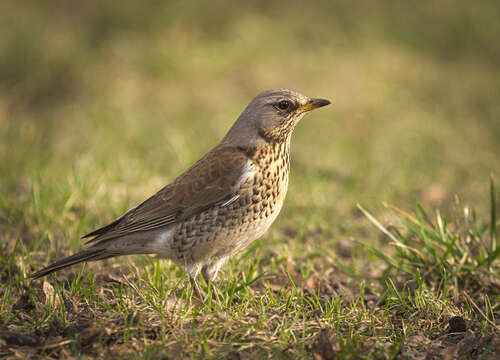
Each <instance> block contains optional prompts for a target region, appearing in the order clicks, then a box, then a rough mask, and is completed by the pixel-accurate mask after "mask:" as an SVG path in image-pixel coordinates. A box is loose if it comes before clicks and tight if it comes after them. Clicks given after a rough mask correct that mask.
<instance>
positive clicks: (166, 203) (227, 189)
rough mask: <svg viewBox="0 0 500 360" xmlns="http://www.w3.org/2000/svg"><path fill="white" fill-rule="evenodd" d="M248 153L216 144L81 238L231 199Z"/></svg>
mask: <svg viewBox="0 0 500 360" xmlns="http://www.w3.org/2000/svg"><path fill="white" fill-rule="evenodd" d="M248 163H249V159H248V157H247V156H246V155H245V153H244V152H242V151H241V150H239V149H237V148H235V147H230V146H225V145H218V146H217V147H215V148H214V149H213V150H212V151H210V152H209V153H208V154H206V155H205V156H204V157H203V158H201V159H200V160H199V161H198V162H196V163H195V164H194V165H193V166H192V167H191V168H189V169H188V170H187V171H186V172H185V173H183V174H182V175H180V176H179V177H178V178H177V179H176V180H175V181H174V182H172V183H171V184H169V185H167V186H165V187H164V188H163V189H161V190H160V191H158V192H157V193H156V194H155V195H153V196H152V197H150V198H149V199H147V200H146V201H144V202H143V203H142V204H140V205H139V206H137V207H135V208H133V209H131V210H129V211H128V212H127V213H125V214H124V215H122V216H121V217H120V218H118V219H117V220H115V221H114V222H112V223H111V224H109V225H106V226H104V227H102V228H100V229H97V230H95V231H93V232H91V233H89V234H87V235H85V236H83V238H91V237H93V239H91V240H90V241H89V242H94V241H103V240H108V239H113V238H117V237H120V236H124V235H127V234H130V233H133V232H138V231H148V230H154V229H157V228H160V227H163V226H166V225H169V224H173V223H176V222H178V221H182V220H183V219H186V218H188V217H190V216H193V215H196V214H199V213H201V212H202V211H204V210H206V209H207V208H209V207H211V206H214V205H217V204H220V206H224V205H227V204H230V203H232V202H233V201H235V196H237V195H236V190H237V189H238V187H239V183H240V181H241V180H242V179H244V178H246V176H244V174H245V173H246V171H248V166H247V164H248Z"/></svg>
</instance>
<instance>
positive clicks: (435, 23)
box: [0, 0, 500, 246]
mask: <svg viewBox="0 0 500 360" xmlns="http://www.w3.org/2000/svg"><path fill="white" fill-rule="evenodd" d="M499 38H500V3H499V2H498V1H496V0H494V1H488V0H486V1H481V2H468V1H458V2H457V1H448V0H439V1H424V2H419V3H414V2H403V1H382V2H380V1H378V2H375V1H358V2H352V1H318V2H314V3H307V2H303V1H288V2H269V1H254V2H238V3H236V2H232V1H210V2H201V1H171V2H163V1H120V2H116V1H115V2H110V1H108V2H102V1H93V0H92V1H83V2H68V1H22V2H21V1H4V2H2V3H1V4H0V174H1V177H0V193H1V194H3V196H2V205H3V206H2V208H3V210H2V211H3V212H4V213H5V212H8V213H9V217H10V216H11V215H12V214H14V213H17V214H19V218H20V219H21V218H24V220H21V222H23V223H25V224H27V225H28V226H29V227H31V228H32V229H33V228H34V229H35V230H32V231H42V232H43V231H44V228H46V227H52V228H53V229H59V230H58V231H56V233H57V232H59V231H63V232H67V234H66V235H68V237H69V238H74V237H75V235H77V234H76V233H78V232H81V231H87V230H91V229H90V228H88V227H86V226H85V229H83V230H82V229H81V228H79V225H78V224H80V225H81V224H82V222H78V219H81V218H82V217H87V220H88V221H90V222H91V223H92V224H94V225H99V224H103V223H104V222H105V221H106V220H111V218H112V217H113V216H116V215H119V214H120V212H121V211H123V210H125V209H126V208H128V207H130V206H132V205H134V204H136V203H137V202H139V201H141V200H142V199H144V198H145V197H146V196H148V195H150V194H152V193H153V192H155V191H156V190H158V189H159V188H160V187H161V186H162V185H164V184H166V183H168V182H170V181H171V180H173V179H174V178H175V176H177V175H178V174H180V173H181V171H183V170H184V169H186V168H187V167H188V166H189V165H191V164H192V163H193V162H194V161H196V160H197V159H198V158H199V157H200V156H202V155H203V154H204V153H205V152H206V151H208V150H209V149H210V148H211V147H212V146H213V145H215V144H216V143H217V142H218V141H219V140H220V139H221V138H222V136H223V135H224V133H225V131H226V130H227V129H228V128H229V127H230V126H231V124H232V123H233V121H234V120H235V119H236V118H237V116H238V115H239V113H240V112H241V111H242V110H243V108H244V107H245V106H246V104H247V103H248V102H249V101H250V100H251V99H252V98H253V97H254V96H255V95H256V94H257V93H259V92H261V91H263V90H266V89H269V88H275V87H288V88H291V89H294V90H297V91H300V92H302V93H304V94H306V95H308V96H316V97H324V98H328V99H330V100H331V101H332V103H333V105H332V106H329V107H327V108H325V109H322V110H319V111H318V112H315V113H313V114H311V115H309V116H308V117H306V118H305V119H304V120H303V121H302V123H301V124H300V125H299V126H298V128H297V129H296V132H295V135H294V137H293V144H292V178H291V186H290V192H289V196H288V200H287V205H286V206H285V210H284V213H285V215H282V216H281V217H280V221H283V219H289V221H294V219H299V217H301V216H303V215H304V211H307V213H308V214H310V215H311V218H314V219H316V220H314V221H319V222H322V223H326V224H331V223H335V222H339V221H342V219H348V218H349V217H352V215H353V211H354V209H355V204H356V203H358V202H359V203H361V204H363V205H365V206H368V207H373V206H378V205H379V204H380V203H381V202H382V201H388V202H392V203H395V204H397V205H398V206H410V205H412V204H414V202H415V201H419V202H422V203H423V204H426V205H432V206H448V205H449V204H451V203H453V196H454V194H455V193H457V194H460V196H461V197H462V198H463V199H465V200H466V201H468V202H474V203H475V204H476V205H477V207H478V208H482V209H483V210H484V211H487V209H488V203H487V201H486V199H487V198H488V190H487V189H488V176H489V174H490V173H492V172H493V173H495V171H498V169H500V156H499V154H500V41H499ZM40 204H41V205H40ZM37 212H39V213H43V215H44V216H43V217H38V218H37V216H36V214H37ZM23 214H24V215H23ZM4 216H5V214H4ZM28 218H29V219H28ZM37 219H38V220H37ZM40 219H45V220H44V221H46V222H47V223H44V222H42V223H40V221H41V220H40ZM71 224H73V225H74V226H71ZM64 226H68V227H67V228H66V229H65V230H61V228H64ZM75 227H76V228H75ZM36 229H38V230H36ZM63 246H64V245H63Z"/></svg>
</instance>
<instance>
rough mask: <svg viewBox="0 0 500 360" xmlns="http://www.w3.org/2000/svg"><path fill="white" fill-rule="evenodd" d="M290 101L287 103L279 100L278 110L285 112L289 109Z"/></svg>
mask: <svg viewBox="0 0 500 360" xmlns="http://www.w3.org/2000/svg"><path fill="white" fill-rule="evenodd" d="M290 105H291V104H290V101H287V100H281V101H280V102H279V103H278V108H279V109H280V110H287V109H289V108H290Z"/></svg>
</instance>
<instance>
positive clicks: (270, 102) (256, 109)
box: [223, 89, 330, 146]
mask: <svg viewBox="0 0 500 360" xmlns="http://www.w3.org/2000/svg"><path fill="white" fill-rule="evenodd" d="M328 104H330V101H328V100H325V99H316V98H308V97H307V96H304V95H302V94H300V93H298V92H295V91H292V90H288V89H273V90H268V91H265V92H263V93H260V94H259V95H257V96H256V97H255V98H254V99H253V100H252V101H251V102H250V104H248V106H247V107H246V109H245V110H244V111H243V113H242V114H241V115H240V117H239V118H238V120H237V121H236V123H235V124H234V125H233V127H232V128H231V130H229V132H228V134H227V135H226V137H225V138H224V140H223V141H224V142H229V143H234V144H236V145H240V146H249V145H256V144H255V143H256V142H257V143H258V142H262V141H264V142H267V143H269V142H282V141H286V139H287V138H288V137H289V136H290V134H291V133H292V131H293V129H294V128H295V126H296V125H297V123H298V122H299V121H300V119H302V117H303V116H304V114H305V113H306V112H308V111H311V110H313V109H316V108H319V107H321V106H325V105H328Z"/></svg>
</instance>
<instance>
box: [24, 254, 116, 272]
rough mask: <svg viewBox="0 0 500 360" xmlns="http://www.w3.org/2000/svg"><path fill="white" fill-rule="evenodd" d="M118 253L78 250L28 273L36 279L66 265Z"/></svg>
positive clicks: (108, 256) (100, 258)
mask: <svg viewBox="0 0 500 360" xmlns="http://www.w3.org/2000/svg"><path fill="white" fill-rule="evenodd" d="M118 255H120V254H118V253H116V252H111V251H108V250H106V249H103V248H92V247H91V248H88V249H86V250H83V251H80V252H79V253H76V254H74V255H71V256H68V257H67V258H64V259H61V260H59V261H56V262H55V263H53V264H51V265H49V266H47V267H45V268H43V269H41V270H39V271H37V272H35V273H33V274H31V275H30V278H32V279H38V278H40V277H42V276H45V275H48V274H50V273H53V272H54V271H57V270H61V269H64V268H66V267H68V266H71V265H75V264H78V263H81V262H85V261H94V260H102V259H107V258H110V257H114V256H118Z"/></svg>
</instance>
